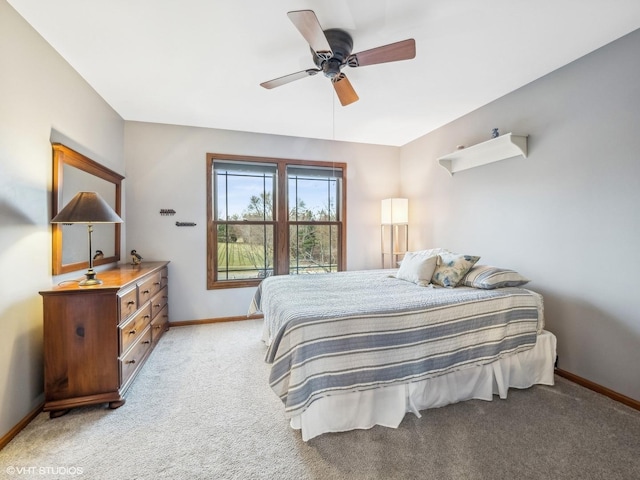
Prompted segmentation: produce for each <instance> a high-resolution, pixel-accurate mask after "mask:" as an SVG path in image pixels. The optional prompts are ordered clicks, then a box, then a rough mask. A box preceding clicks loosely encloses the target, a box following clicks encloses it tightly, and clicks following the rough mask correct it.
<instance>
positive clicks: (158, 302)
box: [151, 287, 169, 318]
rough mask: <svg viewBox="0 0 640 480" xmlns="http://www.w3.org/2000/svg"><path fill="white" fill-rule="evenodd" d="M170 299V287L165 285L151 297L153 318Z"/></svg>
mask: <svg viewBox="0 0 640 480" xmlns="http://www.w3.org/2000/svg"><path fill="white" fill-rule="evenodd" d="M168 300H169V289H168V288H167V287H164V288H163V289H162V290H160V291H159V292H158V293H156V294H155V295H154V297H153V298H152V299H151V318H156V315H158V312H159V311H160V310H162V307H164V306H165V305H166V304H167V301H168Z"/></svg>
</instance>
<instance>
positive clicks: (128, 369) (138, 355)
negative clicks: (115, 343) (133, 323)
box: [120, 327, 151, 385]
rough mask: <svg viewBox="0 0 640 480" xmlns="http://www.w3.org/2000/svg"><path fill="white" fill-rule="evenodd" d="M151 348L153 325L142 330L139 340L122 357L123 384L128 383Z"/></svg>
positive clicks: (121, 375) (121, 376)
mask: <svg viewBox="0 0 640 480" xmlns="http://www.w3.org/2000/svg"><path fill="white" fill-rule="evenodd" d="M150 348H151V327H147V328H146V330H144V331H143V332H142V334H141V335H140V338H139V339H138V341H137V342H136V343H135V344H134V345H133V346H132V347H131V349H130V350H129V351H128V352H127V354H126V355H125V356H124V357H122V358H121V359H120V378H121V379H122V381H121V384H122V385H126V383H127V380H129V378H131V375H133V373H134V372H135V371H136V369H137V368H138V367H139V366H140V365H142V363H143V362H144V359H145V357H146V356H147V353H148V352H149V349H150Z"/></svg>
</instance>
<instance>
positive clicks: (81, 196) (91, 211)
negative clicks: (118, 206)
mask: <svg viewBox="0 0 640 480" xmlns="http://www.w3.org/2000/svg"><path fill="white" fill-rule="evenodd" d="M51 223H90V224H94V223H122V219H121V218H120V217H119V216H118V214H117V213H116V212H114V211H113V209H112V208H111V207H110V206H109V204H108V203H107V202H105V201H104V199H103V198H102V197H101V196H100V195H98V194H97V193H96V192H78V193H76V195H75V196H74V197H73V198H72V199H71V201H70V202H69V203H67V205H66V206H65V207H64V208H63V209H62V210H60V212H58V214H57V215H56V216H55V217H53V220H51Z"/></svg>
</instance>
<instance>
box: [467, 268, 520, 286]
mask: <svg viewBox="0 0 640 480" xmlns="http://www.w3.org/2000/svg"><path fill="white" fill-rule="evenodd" d="M527 283H529V279H528V278H525V277H523V276H522V275H520V274H519V273H518V272H516V271H515V270H509V269H506V268H498V267H492V266H490V265H476V266H475V267H473V268H472V269H471V270H469V273H467V274H466V275H465V277H464V278H463V279H462V285H464V286H465V287H474V288H481V289H483V290H492V289H494V288H503V287H519V286H521V285H525V284H527Z"/></svg>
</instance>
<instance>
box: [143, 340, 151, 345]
mask: <svg viewBox="0 0 640 480" xmlns="http://www.w3.org/2000/svg"><path fill="white" fill-rule="evenodd" d="M142 343H143V345H148V344H150V343H151V342H150V341H149V340H145V341H144V342H142Z"/></svg>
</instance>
